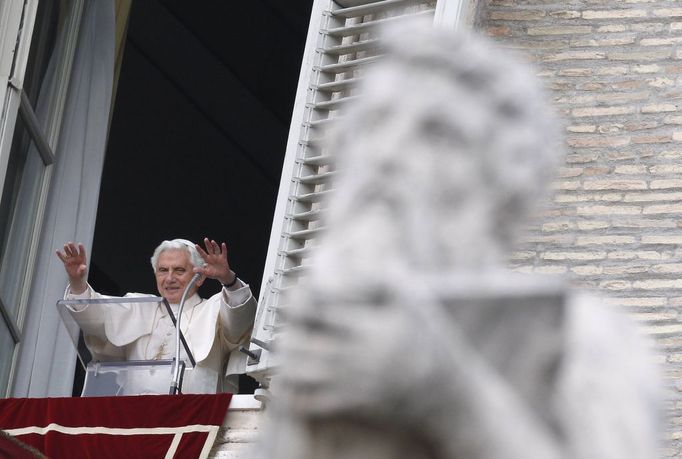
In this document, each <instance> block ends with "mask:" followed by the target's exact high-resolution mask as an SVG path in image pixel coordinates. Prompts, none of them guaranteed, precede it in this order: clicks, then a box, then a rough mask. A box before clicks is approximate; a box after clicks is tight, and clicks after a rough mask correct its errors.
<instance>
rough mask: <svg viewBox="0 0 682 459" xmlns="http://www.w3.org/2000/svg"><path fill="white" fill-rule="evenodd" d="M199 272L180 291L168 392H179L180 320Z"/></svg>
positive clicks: (199, 274) (199, 275)
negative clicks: (173, 358) (173, 356)
mask: <svg viewBox="0 0 682 459" xmlns="http://www.w3.org/2000/svg"><path fill="white" fill-rule="evenodd" d="M200 277H201V273H195V274H194V276H192V280H190V281H189V283H188V284H187V287H185V291H184V292H182V298H181V299H180V307H179V308H178V317H177V322H176V324H175V368H174V371H173V380H172V381H171V386H170V392H169V393H170V394H171V395H173V394H177V393H179V392H180V334H181V331H180V330H181V329H180V321H181V320H182V309H183V308H184V307H185V300H186V299H187V294H188V293H189V291H190V290H191V289H192V287H193V286H194V284H196V283H197V281H198V280H199V278H200Z"/></svg>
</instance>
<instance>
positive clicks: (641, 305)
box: [478, 0, 682, 457]
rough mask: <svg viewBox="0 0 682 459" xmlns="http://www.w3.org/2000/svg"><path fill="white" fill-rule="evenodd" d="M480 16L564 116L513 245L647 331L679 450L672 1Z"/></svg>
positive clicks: (521, 259)
mask: <svg viewBox="0 0 682 459" xmlns="http://www.w3.org/2000/svg"><path fill="white" fill-rule="evenodd" d="M478 20H479V24H478V27H479V28H481V29H483V30H484V31H486V32H487V33H488V34H489V35H491V36H493V37H495V39H496V40H498V41H500V42H502V43H503V44H504V45H505V46H509V47H512V48H515V49H518V50H520V51H521V52H522V53H525V54H526V55H527V56H529V57H530V59H531V60H532V61H534V62H535V64H536V66H537V67H538V70H539V74H540V75H541V77H542V78H543V79H544V81H545V82H546V85H547V87H548V88H549V90H550V91H551V96H552V98H553V102H554V104H555V106H556V107H557V108H558V110H559V111H560V113H561V115H562V116H563V118H564V119H565V120H566V126H565V134H566V143H567V148H568V156H567V159H566V163H565V165H564V167H562V168H561V170H560V176H559V178H558V179H557V180H556V182H555V183H554V188H555V191H556V193H555V196H554V203H553V205H552V206H550V209H549V210H548V211H547V212H546V214H545V215H543V218H542V219H541V220H542V221H541V222H540V223H539V224H538V225H537V226H534V227H533V228H531V234H530V236H529V238H528V243H527V244H524V246H523V247H522V248H521V249H520V250H519V251H518V252H517V253H515V254H514V256H513V260H512V263H513V265H514V267H515V268H516V269H518V270H520V271H529V272H542V273H566V274H568V275H569V276H570V277H571V278H572V279H573V280H574V281H576V282H577V283H579V284H581V285H587V286H594V287H596V288H598V289H599V290H600V292H601V293H603V294H604V295H606V296H607V301H608V302H609V303H611V304H614V305H616V306H619V307H624V308H626V309H627V310H628V311H629V312H630V313H631V314H632V315H633V316H634V317H636V318H637V319H638V320H639V321H640V322H641V324H642V326H643V327H644V328H645V330H646V331H647V332H648V333H649V334H651V335H652V336H653V337H654V338H655V340H656V342H657V344H658V346H659V349H660V359H661V361H664V362H665V368H666V378H667V382H669V383H670V386H671V388H672V390H671V392H670V395H669V397H670V404H669V414H670V419H669V422H668V426H667V439H668V440H669V441H668V442H667V443H666V445H665V451H664V456H668V457H682V398H681V397H680V392H682V379H680V376H682V2H680V1H663V0H581V1H578V0H566V1H549V0H488V2H487V4H482V5H480V7H479V19H478Z"/></svg>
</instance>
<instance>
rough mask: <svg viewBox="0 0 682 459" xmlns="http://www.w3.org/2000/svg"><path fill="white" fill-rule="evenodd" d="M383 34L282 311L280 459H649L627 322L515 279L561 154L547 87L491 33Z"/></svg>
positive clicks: (587, 300)
mask: <svg viewBox="0 0 682 459" xmlns="http://www.w3.org/2000/svg"><path fill="white" fill-rule="evenodd" d="M402 35H403V37H404V39H402V40H401V39H397V40H396V39H390V40H388V52H387V55H386V57H385V58H384V59H383V60H382V61H381V62H380V63H378V64H376V66H375V67H374V68H372V69H371V71H369V72H368V75H367V78H366V80H365V82H364V86H363V91H362V93H363V97H362V99H361V101H360V102H359V103H358V104H357V105H355V106H353V107H352V108H351V109H349V111H348V112H347V113H346V115H345V117H344V118H343V120H342V121H340V122H339V124H340V125H339V126H338V130H337V133H336V136H335V137H334V138H333V143H332V144H330V145H331V146H330V148H332V149H333V152H334V154H335V155H336V156H337V157H338V167H339V171H340V173H339V174H340V175H339V177H338V180H337V182H336V183H335V188H336V190H337V191H336V192H335V194H334V195H333V196H332V198H331V200H330V202H329V212H328V215H327V222H326V223H327V225H328V228H329V229H328V231H327V233H325V235H324V238H323V240H322V242H321V244H320V247H319V249H318V250H317V252H316V253H315V256H314V258H313V259H314V262H313V263H312V266H313V267H312V272H311V274H310V277H309V278H306V279H305V281H304V282H302V283H301V285H300V286H299V287H298V288H297V291H296V292H295V294H294V296H293V297H292V299H291V301H290V303H291V304H292V306H291V307H290V308H289V309H288V310H287V311H286V313H287V318H288V323H287V329H286V336H285V337H284V338H283V343H281V346H280V348H279V351H280V356H281V359H282V369H281V372H280V373H279V374H278V375H277V376H276V377H275V378H274V381H273V387H272V389H273V411H272V422H271V423H270V424H269V426H268V427H267V428H266V429H265V431H264V432H263V434H262V438H263V444H262V445H261V451H260V454H261V455H262V457H268V458H284V459H294V458H296V459H306V458H310V459H313V458H314V459H327V458H329V459H331V458H334V459H337V458H344V459H345V458H348V459H350V458H373V459H376V458H410V459H415V458H417V459H418V458H437V459H441V458H443V459H444V458H453V459H454V458H457V459H470V458H500V459H502V458H504V459H516V458H518V459H529V458H531V459H532V458H537V459H552V458H600V459H610V458H613V459H616V458H617V459H624V458H651V457H656V455H657V448H658V446H659V445H658V430H657V429H658V423H659V410H658V409H659V406H658V402H659V399H658V396H659V392H658V379H657V371H656V368H655V367H654V365H653V361H652V358H651V356H650V355H649V353H648V352H649V349H647V347H646V346H645V345H644V343H643V342H642V341H641V340H642V337H641V336H639V335H638V334H637V333H636V332H635V330H634V328H633V327H632V326H631V324H630V323H629V322H628V321H627V320H626V319H625V318H624V317H622V316H621V315H619V314H618V313H617V312H616V311H615V310H611V309H604V308H603V307H602V306H601V305H600V304H599V302H598V301H596V300H595V299H594V298H592V297H590V296H588V295H584V294H579V293H577V292H575V291H570V290H568V289H567V288H566V287H565V286H564V285H563V283H561V282H560V281H552V280H548V279H546V278H543V277H535V276H529V275H522V274H515V273H511V272H509V271H507V270H506V257H507V256H508V253H509V251H510V250H511V248H512V243H513V242H514V240H515V236H516V233H517V230H518V229H519V228H520V227H522V226H523V224H524V222H525V221H526V219H527V218H528V214H529V211H530V210H532V208H533V206H535V205H537V200H538V198H540V197H542V195H543V193H544V192H545V189H546V184H547V182H548V180H549V179H550V178H551V176H552V168H553V166H554V165H555V163H557V162H558V160H560V159H561V157H562V150H561V147H560V141H559V140H558V135H557V127H556V126H557V124H556V123H555V120H554V119H553V117H552V115H551V113H550V111H549V109H548V107H547V103H546V101H545V96H544V94H543V92H542V91H541V90H540V89H539V88H538V81H537V79H536V77H535V75H533V74H532V72H530V71H529V69H528V68H527V67H526V66H524V65H521V64H519V63H517V62H515V61H513V60H512V59H511V58H510V57H509V55H508V53H509V52H508V51H501V50H497V49H495V48H494V47H493V46H492V45H491V44H489V43H487V42H486V41H485V40H483V39H482V38H478V37H475V36H452V35H446V34H445V33H444V32H438V31H435V30H433V29H419V30H410V31H404V32H403V34H402Z"/></svg>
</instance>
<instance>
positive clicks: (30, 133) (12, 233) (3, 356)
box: [0, 0, 83, 394]
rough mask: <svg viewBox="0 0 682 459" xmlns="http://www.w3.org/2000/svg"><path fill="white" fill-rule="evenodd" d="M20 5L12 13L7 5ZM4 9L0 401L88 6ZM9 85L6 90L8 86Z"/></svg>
mask: <svg viewBox="0 0 682 459" xmlns="http://www.w3.org/2000/svg"><path fill="white" fill-rule="evenodd" d="M11 3H14V5H9V4H11ZM17 3H18V2H5V3H4V5H3V8H2V10H0V15H1V19H2V21H3V24H9V25H10V27H9V28H7V29H6V30H7V35H8V36H5V37H4V39H5V40H6V42H7V41H10V40H11V38H12V37H11V35H10V34H11V33H12V32H13V33H15V34H16V35H15V41H14V43H15V44H16V46H15V47H14V48H13V49H10V50H9V51H10V53H9V54H8V52H7V51H8V49H7V47H5V48H4V49H3V50H2V55H0V65H2V63H3V62H4V63H5V64H6V65H10V61H9V57H8V56H13V59H11V67H10V70H9V72H8V73H7V75H8V77H7V78H6V79H5V80H4V81H0V84H3V89H4V93H5V98H4V107H3V112H2V120H1V122H2V131H0V132H1V133H2V137H0V190H1V193H2V194H1V195H0V394H6V393H8V388H9V382H10V381H11V373H12V368H13V363H14V360H15V356H16V351H17V346H18V344H19V343H20V341H21V333H22V325H23V318H24V316H25V312H26V311H25V309H26V302H27V299H28V293H29V290H30V286H31V278H32V272H33V268H34V262H35V256H36V251H37V241H38V237H39V235H40V228H41V222H42V217H43V214H44V210H45V201H46V198H47V192H48V186H49V184H50V177H51V166H52V164H53V162H54V159H55V154H57V152H55V151H54V148H55V146H56V144H57V140H58V134H59V129H60V124H61V116H62V113H63V110H64V102H65V96H66V92H67V90H68V83H67V82H68V81H69V77H70V72H71V66H72V64H73V53H74V49H75V44H76V41H77V37H78V29H79V25H80V17H81V15H82V11H83V0H55V1H40V2H37V1H36V0H27V1H26V2H25V3H24V4H23V5H22V6H20V7H17V5H16V4H17ZM5 85H6V86H5Z"/></svg>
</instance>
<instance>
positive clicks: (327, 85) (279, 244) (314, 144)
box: [247, 0, 462, 387]
mask: <svg viewBox="0 0 682 459" xmlns="http://www.w3.org/2000/svg"><path fill="white" fill-rule="evenodd" d="M436 3H437V2H436V0H383V1H368V0H339V1H338V2H334V1H331V0H315V2H314V4H313V9H312V14H311V22H310V27H309V31H308V37H307V43H306V48H305V51H304V55H303V65H302V69H301V76H300V78H299V84H298V93H297V96H296V102H295V106H294V112H293V115H292V123H291V128H290V131H289V141H288V144H287V151H286V155H285V160H284V166H283V171H282V179H281V182H280V190H279V196H278V201H277V207H276V210H275V216H274V220H273V227H272V233H271V236H270V245H269V248H268V258H267V260H266V265H265V270H264V275H263V284H262V286H261V298H260V301H259V308H258V312H257V315H256V323H255V325H254V333H253V339H252V344H251V346H250V349H251V351H252V352H260V358H259V361H258V362H257V363H256V360H254V359H249V360H250V362H249V365H247V373H248V374H250V375H251V376H253V377H255V378H256V379H258V380H259V381H260V382H261V383H262V384H263V385H264V386H266V387H267V385H268V381H269V378H270V376H271V375H272V373H273V370H274V367H275V365H276V363H275V362H274V361H273V359H272V357H271V354H270V352H269V349H271V347H272V345H273V344H274V343H275V342H276V340H277V335H278V333H279V332H280V331H281V327H280V326H279V322H280V321H279V314H278V311H282V310H283V309H284V308H285V307H286V305H285V304H284V303H283V300H284V299H285V298H286V297H285V295H284V293H285V292H286V291H287V289H290V288H291V287H292V286H294V285H295V284H296V283H298V282H304V281H305V276H306V269H307V268H308V267H309V264H308V259H309V254H310V251H311V249H312V248H313V247H314V246H315V244H316V241H317V238H318V235H319V234H320V232H321V231H322V230H324V228H322V227H321V224H320V216H321V215H322V214H323V213H324V202H325V201H324V199H323V198H324V197H325V196H326V195H327V194H329V193H330V192H333V190H332V183H331V181H332V178H333V176H334V174H335V172H334V168H333V165H332V164H331V161H330V158H329V156H328V155H327V154H326V152H325V151H324V149H323V148H322V147H321V142H320V140H321V138H322V136H323V135H324V131H325V129H326V128H327V127H328V126H329V125H330V124H331V123H333V122H334V119H335V118H337V117H338V116H339V109H340V108H341V107H342V106H343V105H344V104H346V103H348V102H350V101H352V100H355V99H358V98H361V96H358V95H357V94H356V91H355V89H354V88H355V85H356V84H357V82H358V81H360V80H361V79H362V76H363V74H364V71H365V70H366V68H367V66H368V65H371V64H372V62H375V61H376V60H377V59H378V58H380V56H381V53H382V49H381V43H380V41H379V40H378V38H377V29H378V28H379V27H380V26H382V25H384V24H387V23H397V22H399V21H405V20H406V19H410V18H414V17H415V16H425V17H429V18H434V17H435V23H436V24H439V23H443V22H448V23H451V24H455V23H456V21H457V20H458V19H456V18H457V16H458V15H459V14H460V11H461V10H462V7H461V5H462V3H461V1H460V0H457V1H455V0H439V1H438V5H437V4H436ZM452 28H454V26H452Z"/></svg>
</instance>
